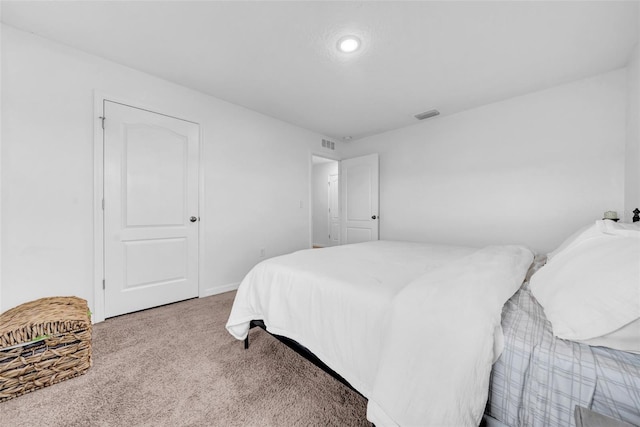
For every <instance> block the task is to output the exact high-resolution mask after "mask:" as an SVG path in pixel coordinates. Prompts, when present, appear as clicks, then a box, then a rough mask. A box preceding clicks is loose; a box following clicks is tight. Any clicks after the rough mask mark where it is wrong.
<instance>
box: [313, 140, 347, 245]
mask: <svg viewBox="0 0 640 427" xmlns="http://www.w3.org/2000/svg"><path fill="white" fill-rule="evenodd" d="M314 156H315V157H322V158H323V159H329V160H333V161H336V162H338V179H340V174H341V173H342V172H341V170H340V168H341V164H340V160H341V159H340V158H339V157H337V156H332V155H331V154H327V153H320V152H317V151H310V152H309V177H308V181H309V200H308V201H307V205H308V207H309V209H308V211H309V244H308V245H307V247H308V248H311V247H313V157H314ZM339 197H340V189H338V198H339ZM338 200H339V199H338ZM338 203H339V202H338ZM340 214H342V208H340ZM341 244H342V235H340V242H339V243H338V245H341Z"/></svg>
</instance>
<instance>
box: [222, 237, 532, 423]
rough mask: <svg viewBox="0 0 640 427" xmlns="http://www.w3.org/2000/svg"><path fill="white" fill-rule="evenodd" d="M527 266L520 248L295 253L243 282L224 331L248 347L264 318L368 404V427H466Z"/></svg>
mask: <svg viewBox="0 0 640 427" xmlns="http://www.w3.org/2000/svg"><path fill="white" fill-rule="evenodd" d="M531 259H532V254H531V252H529V251H528V250H527V249H524V248H520V247H497V248H488V249H483V250H479V251H478V250H476V249H473V248H466V247H455V246H444V245H428V244H418V243H406V242H388V241H376V242H368V243H361V244H357V245H345V246H338V247H333V248H326V249H321V250H304V251H299V252H295V253H293V254H290V255H285V256H281V257H276V258H272V259H270V260H267V261H264V262H262V263H260V264H258V265H257V266H256V267H254V268H253V269H252V270H251V271H250V272H249V274H247V276H246V277H245V279H244V280H243V282H242V284H241V285H240V287H239V289H238V293H237V295H236V299H235V301H234V305H233V308H232V311H231V315H230V316H229V320H228V322H227V329H228V330H229V332H230V333H231V334H232V335H233V336H234V337H236V338H238V339H244V338H245V337H246V336H247V333H248V330H249V322H250V321H251V320H254V319H263V320H264V322H265V325H266V326H267V329H268V330H269V331H270V332H271V333H274V334H278V335H283V336H286V337H289V338H291V339H294V340H296V341H298V342H299V343H300V344H302V345H304V346H305V347H307V348H309V349H310V350H311V351H312V352H313V353H314V354H315V355H316V356H318V357H319V358H320V359H321V360H322V361H323V362H324V363H326V364H327V365H328V366H329V367H331V368H332V369H333V370H335V371H336V372H337V373H339V374H340V375H341V376H342V377H344V378H345V379H346V380H347V381H349V383H350V384H351V385H352V386H353V387H355V388H356V389H357V390H358V391H360V392H361V393H362V394H363V395H364V396H365V397H367V398H369V410H368V418H369V419H370V420H371V421H372V422H374V423H375V424H376V425H379V426H383V425H393V424H399V425H407V426H409V425H447V424H448V425H460V422H459V420H464V423H465V424H469V425H470V424H471V421H472V420H476V418H477V417H476V414H477V413H478V411H479V414H480V416H481V415H482V409H483V408H484V403H485V402H486V394H487V390H486V389H487V386H488V380H489V372H490V368H491V362H492V356H493V343H494V340H493V333H494V331H495V330H496V328H499V322H500V312H501V307H502V305H503V304H504V302H505V301H506V300H507V299H508V298H509V296H511V295H512V294H513V293H514V292H515V291H516V290H517V289H518V286H519V285H520V283H521V282H522V279H523V277H524V275H525V273H526V270H527V267H528V266H529V264H530V262H531ZM476 305H482V306H483V307H484V308H481V309H476V308H475V307H476ZM466 329H468V330H466ZM463 364H464V365H470V366H461V365H463ZM469 371H470V372H471V373H472V374H474V375H475V376H473V377H469V376H468V373H469ZM462 372H465V374H464V375H462V377H461V375H459V374H460V373H462ZM444 374H448V375H444ZM485 374H486V375H485ZM459 377H461V378H460V379H462V380H464V381H463V382H464V384H459V382H460V381H457V379H459ZM485 377H486V378H485ZM473 378H475V379H473ZM436 380H437V381H436ZM467 386H468V387H470V392H469V393H467V392H466V390H460V388H461V387H467ZM471 386H473V387H471ZM482 387H484V389H482ZM439 390H443V391H445V392H443V393H440V392H438V391H439ZM446 390H448V391H446ZM458 392H461V393H462V394H460V395H458V394H456V393H458ZM471 393H477V395H472V396H471V401H470V402H467V401H469V395H470V394H471ZM431 399H433V400H431ZM445 401H446V402H445ZM465 405H466V406H469V405H472V406H473V408H472V409H466V406H465ZM446 408H449V409H446ZM478 408H479V409H478ZM460 411H462V412H463V415H462V418H456V417H453V418H448V417H449V416H450V414H457V413H458V412H460ZM435 413H438V414H441V416H440V418H434V417H433V416H432V414H435ZM479 420H480V418H477V421H474V423H475V425H477V424H478V422H479Z"/></svg>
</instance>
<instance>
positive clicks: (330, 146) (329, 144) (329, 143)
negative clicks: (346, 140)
mask: <svg viewBox="0 0 640 427" xmlns="http://www.w3.org/2000/svg"><path fill="white" fill-rule="evenodd" d="M322 146H323V147H324V148H328V149H329V150H335V149H336V143H335V142H333V141H329V140H326V139H323V140H322Z"/></svg>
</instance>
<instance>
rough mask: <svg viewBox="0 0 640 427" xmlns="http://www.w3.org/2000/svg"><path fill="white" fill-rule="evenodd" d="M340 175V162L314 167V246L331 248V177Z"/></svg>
mask: <svg viewBox="0 0 640 427" xmlns="http://www.w3.org/2000/svg"><path fill="white" fill-rule="evenodd" d="M337 173H338V162H335V161H332V162H326V163H319V164H316V165H313V171H312V177H311V185H312V189H311V196H312V205H313V206H312V213H313V217H312V219H311V222H312V224H313V225H312V229H313V238H312V241H313V244H314V245H318V246H329V245H330V242H329V193H328V185H327V184H328V180H329V175H335V174H337Z"/></svg>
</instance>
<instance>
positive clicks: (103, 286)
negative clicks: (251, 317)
mask: <svg viewBox="0 0 640 427" xmlns="http://www.w3.org/2000/svg"><path fill="white" fill-rule="evenodd" d="M102 289H103V290H104V289H105V283H104V279H102Z"/></svg>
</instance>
